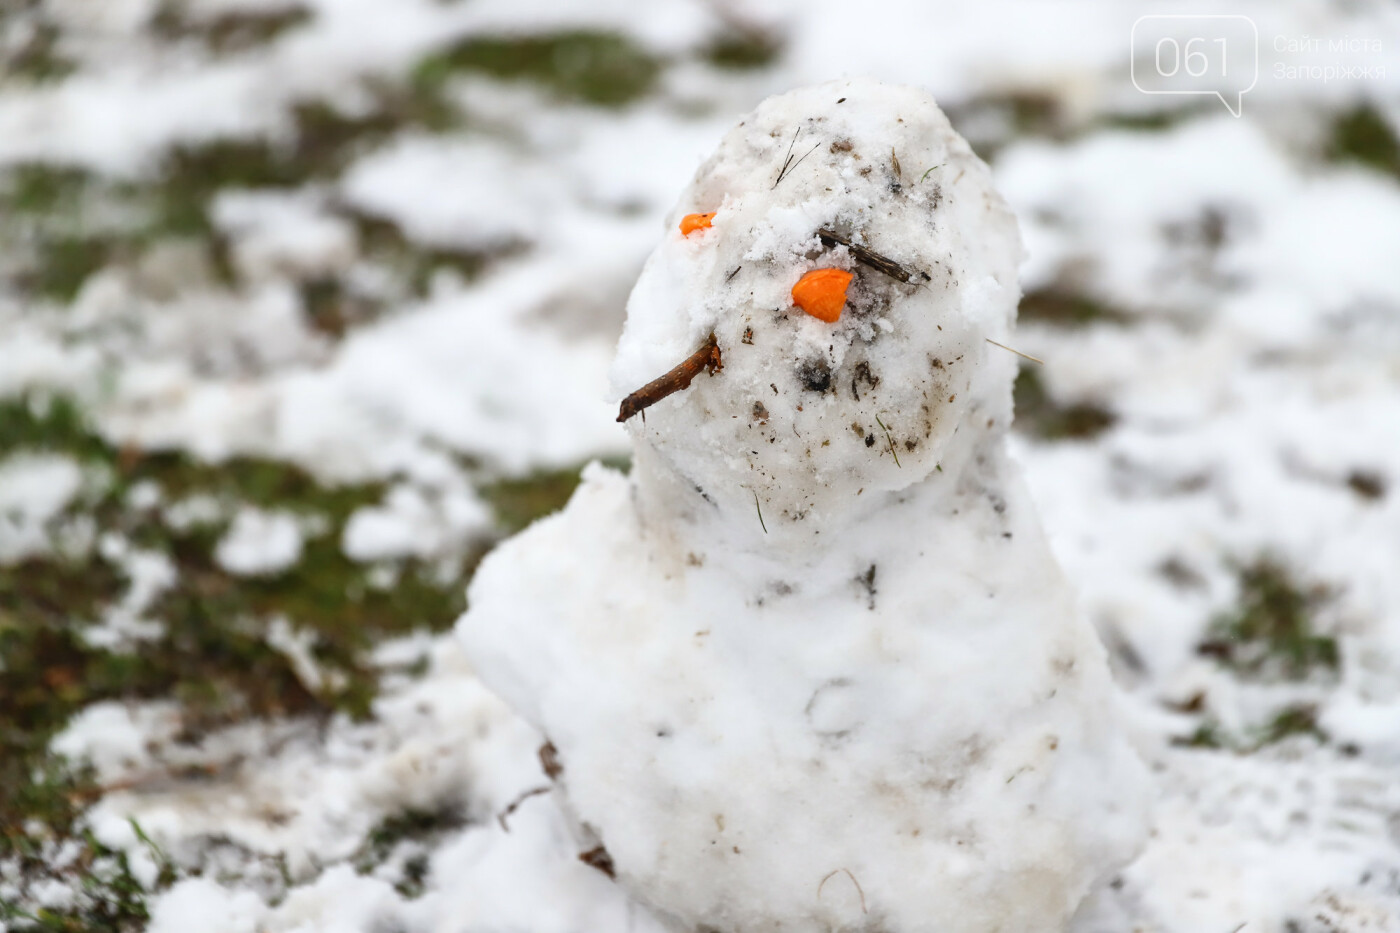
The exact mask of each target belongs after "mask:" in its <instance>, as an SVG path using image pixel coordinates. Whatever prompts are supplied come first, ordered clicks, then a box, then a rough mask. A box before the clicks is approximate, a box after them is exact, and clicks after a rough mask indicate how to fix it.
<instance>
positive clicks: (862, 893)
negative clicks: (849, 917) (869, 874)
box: [817, 868, 870, 914]
mask: <svg viewBox="0 0 1400 933" xmlns="http://www.w3.org/2000/svg"><path fill="white" fill-rule="evenodd" d="M841 872H845V873H846V877H847V878H850V879H851V884H853V885H855V886H856V893H857V894H859V895H860V912H861V913H863V914H868V913H870V911H868V910H866V909H865V890H864V889H863V888H861V886H860V882H859V881H857V880H856V876H855V875H853V874H851V870H850V869H849V868H838V869H836V870H835V871H833V872H831V873H830V874H828V875H827V876H826V877H825V878H823V879H822V880H821V883H820V884H818V885H817V898H818V899H820V898H821V896H822V888H823V887H824V886H825V885H826V883H827V882H828V881H830V880H831V879H832V878H834V877H836V876H837V875H839V874H840V873H841Z"/></svg>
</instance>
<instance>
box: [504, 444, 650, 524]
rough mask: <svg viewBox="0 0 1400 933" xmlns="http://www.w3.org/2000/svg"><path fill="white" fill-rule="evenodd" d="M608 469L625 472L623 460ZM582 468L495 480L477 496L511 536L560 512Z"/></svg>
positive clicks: (605, 461) (625, 463)
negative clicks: (545, 517) (538, 520)
mask: <svg viewBox="0 0 1400 933" xmlns="http://www.w3.org/2000/svg"><path fill="white" fill-rule="evenodd" d="M603 462H604V463H605V464H607V465H608V466H610V467H614V468H615V469H619V470H625V469H627V466H628V461H627V460H625V459H605V460H604V461H603ZM581 472H582V468H581V467H575V468H570V469H567V470H537V471H536V472H534V473H531V474H529V475H528V476H520V477H509V478H506V479H498V480H496V481H495V482H492V483H488V484H486V485H484V486H482V487H481V488H480V489H479V490H478V492H479V493H480V494H481V497H482V499H483V500H485V501H486V503H487V504H488V505H490V506H491V508H492V510H493V511H494V512H495V513H496V522H497V524H498V525H500V527H501V528H503V529H504V530H505V531H506V532H507V533H509V534H514V533H515V532H517V531H520V530H521V529H523V528H525V527H526V526H527V525H529V524H530V523H531V522H533V521H535V520H536V519H539V518H543V517H544V516H546V515H549V514H551V513H553V512H557V511H559V510H560V509H562V508H563V507H564V506H565V504H567V503H568V501H569V497H570V496H572V495H573V494H574V490H575V489H577V488H578V484H579V474H580V473H581Z"/></svg>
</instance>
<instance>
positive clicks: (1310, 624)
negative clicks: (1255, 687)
mask: <svg viewBox="0 0 1400 933" xmlns="http://www.w3.org/2000/svg"><path fill="white" fill-rule="evenodd" d="M1236 574H1237V577H1238V580H1239V597H1238V602H1237V604H1236V606H1235V608H1233V609H1232V610H1230V611H1229V612H1226V613H1222V614H1221V615H1220V616H1218V617H1217V618H1215V619H1213V620H1212V621H1211V624H1210V627H1209V629H1208V633H1207V636H1206V639H1205V640H1204V641H1202V642H1201V643H1200V644H1199V645H1198V646H1197V651H1198V652H1199V653H1200V654H1202V655H1206V656H1208V657H1213V658H1215V659H1216V660H1218V661H1219V662H1220V663H1221V664H1223V665H1225V666H1227V667H1229V668H1231V669H1232V670H1235V671H1237V672H1238V673H1240V674H1243V675H1247V676H1252V677H1261V678H1268V679H1282V680H1303V679H1306V678H1308V677H1309V676H1312V675H1313V674H1314V673H1323V674H1334V673H1335V672H1336V670H1337V668H1338V666H1339V665H1340V663H1341V659H1340V654H1339V652H1338V650H1337V641H1336V639H1335V638H1332V637H1331V636H1328V635H1319V634H1318V633H1317V632H1316V630H1315V628H1314V616H1315V615H1316V612H1317V610H1318V608H1320V607H1321V606H1322V605H1324V604H1325V603H1326V602H1327V601H1328V600H1329V599H1330V598H1331V596H1332V593H1331V591H1330V590H1329V588H1327V587H1326V586H1323V585H1320V584H1303V583H1300V582H1299V581H1298V580H1297V579H1296V578H1295V577H1294V576H1293V574H1292V573H1291V572H1290V571H1289V570H1288V568H1287V567H1285V566H1284V565H1282V564H1281V563H1279V562H1277V561H1276V560H1274V559H1272V558H1270V557H1267V556H1266V557H1261V558H1259V559H1257V560H1255V561H1253V562H1252V563H1249V564H1244V565H1241V566H1239V567H1237V568H1236Z"/></svg>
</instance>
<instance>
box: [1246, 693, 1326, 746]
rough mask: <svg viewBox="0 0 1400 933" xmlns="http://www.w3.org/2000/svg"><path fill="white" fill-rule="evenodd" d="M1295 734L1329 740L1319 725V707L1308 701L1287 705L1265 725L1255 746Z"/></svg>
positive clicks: (1278, 740)
mask: <svg viewBox="0 0 1400 933" xmlns="http://www.w3.org/2000/svg"><path fill="white" fill-rule="evenodd" d="M1294 735H1310V736H1312V737H1313V738H1315V739H1317V740H1318V741H1320V742H1326V741H1327V740H1328V736H1327V733H1326V732H1324V731H1323V729H1322V727H1321V726H1320V725H1318V722H1317V707H1315V706H1313V705H1312V704H1308V703H1303V704H1297V705H1294V706H1285V707H1284V708H1283V709H1281V710H1279V711H1278V712H1277V713H1276V714H1274V717H1273V718H1272V719H1270V720H1269V722H1268V724H1267V725H1265V726H1264V728H1263V730H1262V732H1261V733H1260V735H1259V737H1258V740H1257V742H1256V744H1255V747H1256V748H1262V747H1263V746H1265V745H1272V744H1274V743H1275V742H1281V741H1283V740H1284V739H1286V738H1288V737H1289V736H1294Z"/></svg>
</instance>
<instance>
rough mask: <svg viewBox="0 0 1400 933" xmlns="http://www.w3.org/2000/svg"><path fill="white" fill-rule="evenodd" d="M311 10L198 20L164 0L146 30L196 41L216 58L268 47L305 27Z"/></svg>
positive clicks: (233, 13)
mask: <svg viewBox="0 0 1400 933" xmlns="http://www.w3.org/2000/svg"><path fill="white" fill-rule="evenodd" d="M311 18H312V13H311V10H310V9H308V8H307V7H305V6H302V5H300V4H291V5H288V6H285V7H282V8H280V9H276V8H274V9H266V10H257V9H254V10H225V11H223V12H220V13H218V14H217V15H215V16H211V17H207V18H197V17H193V16H191V15H190V11H189V9H188V8H187V7H186V5H185V4H184V3H182V2H179V0H165V2H164V3H162V4H161V5H160V7H159V8H158V9H157V10H156V12H155V14H154V15H153V16H152V17H151V19H150V21H149V23H148V24H147V28H148V29H149V30H150V32H151V34H152V35H154V36H156V37H157V38H159V39H162V40H164V41H166V42H175V41H180V40H191V39H192V40H195V41H197V42H199V43H200V44H202V45H203V46H204V47H205V48H206V49H208V50H209V51H210V52H213V53H214V54H215V55H230V54H234V53H237V52H243V51H247V50H248V49H253V48H257V47H259V46H263V45H267V44H268V43H270V42H272V41H274V40H275V39H277V38H278V37H279V36H281V35H282V34H283V33H285V32H287V31H288V30H290V29H294V28H295V27H297V26H302V25H305V24H306V23H308V22H310V21H311Z"/></svg>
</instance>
